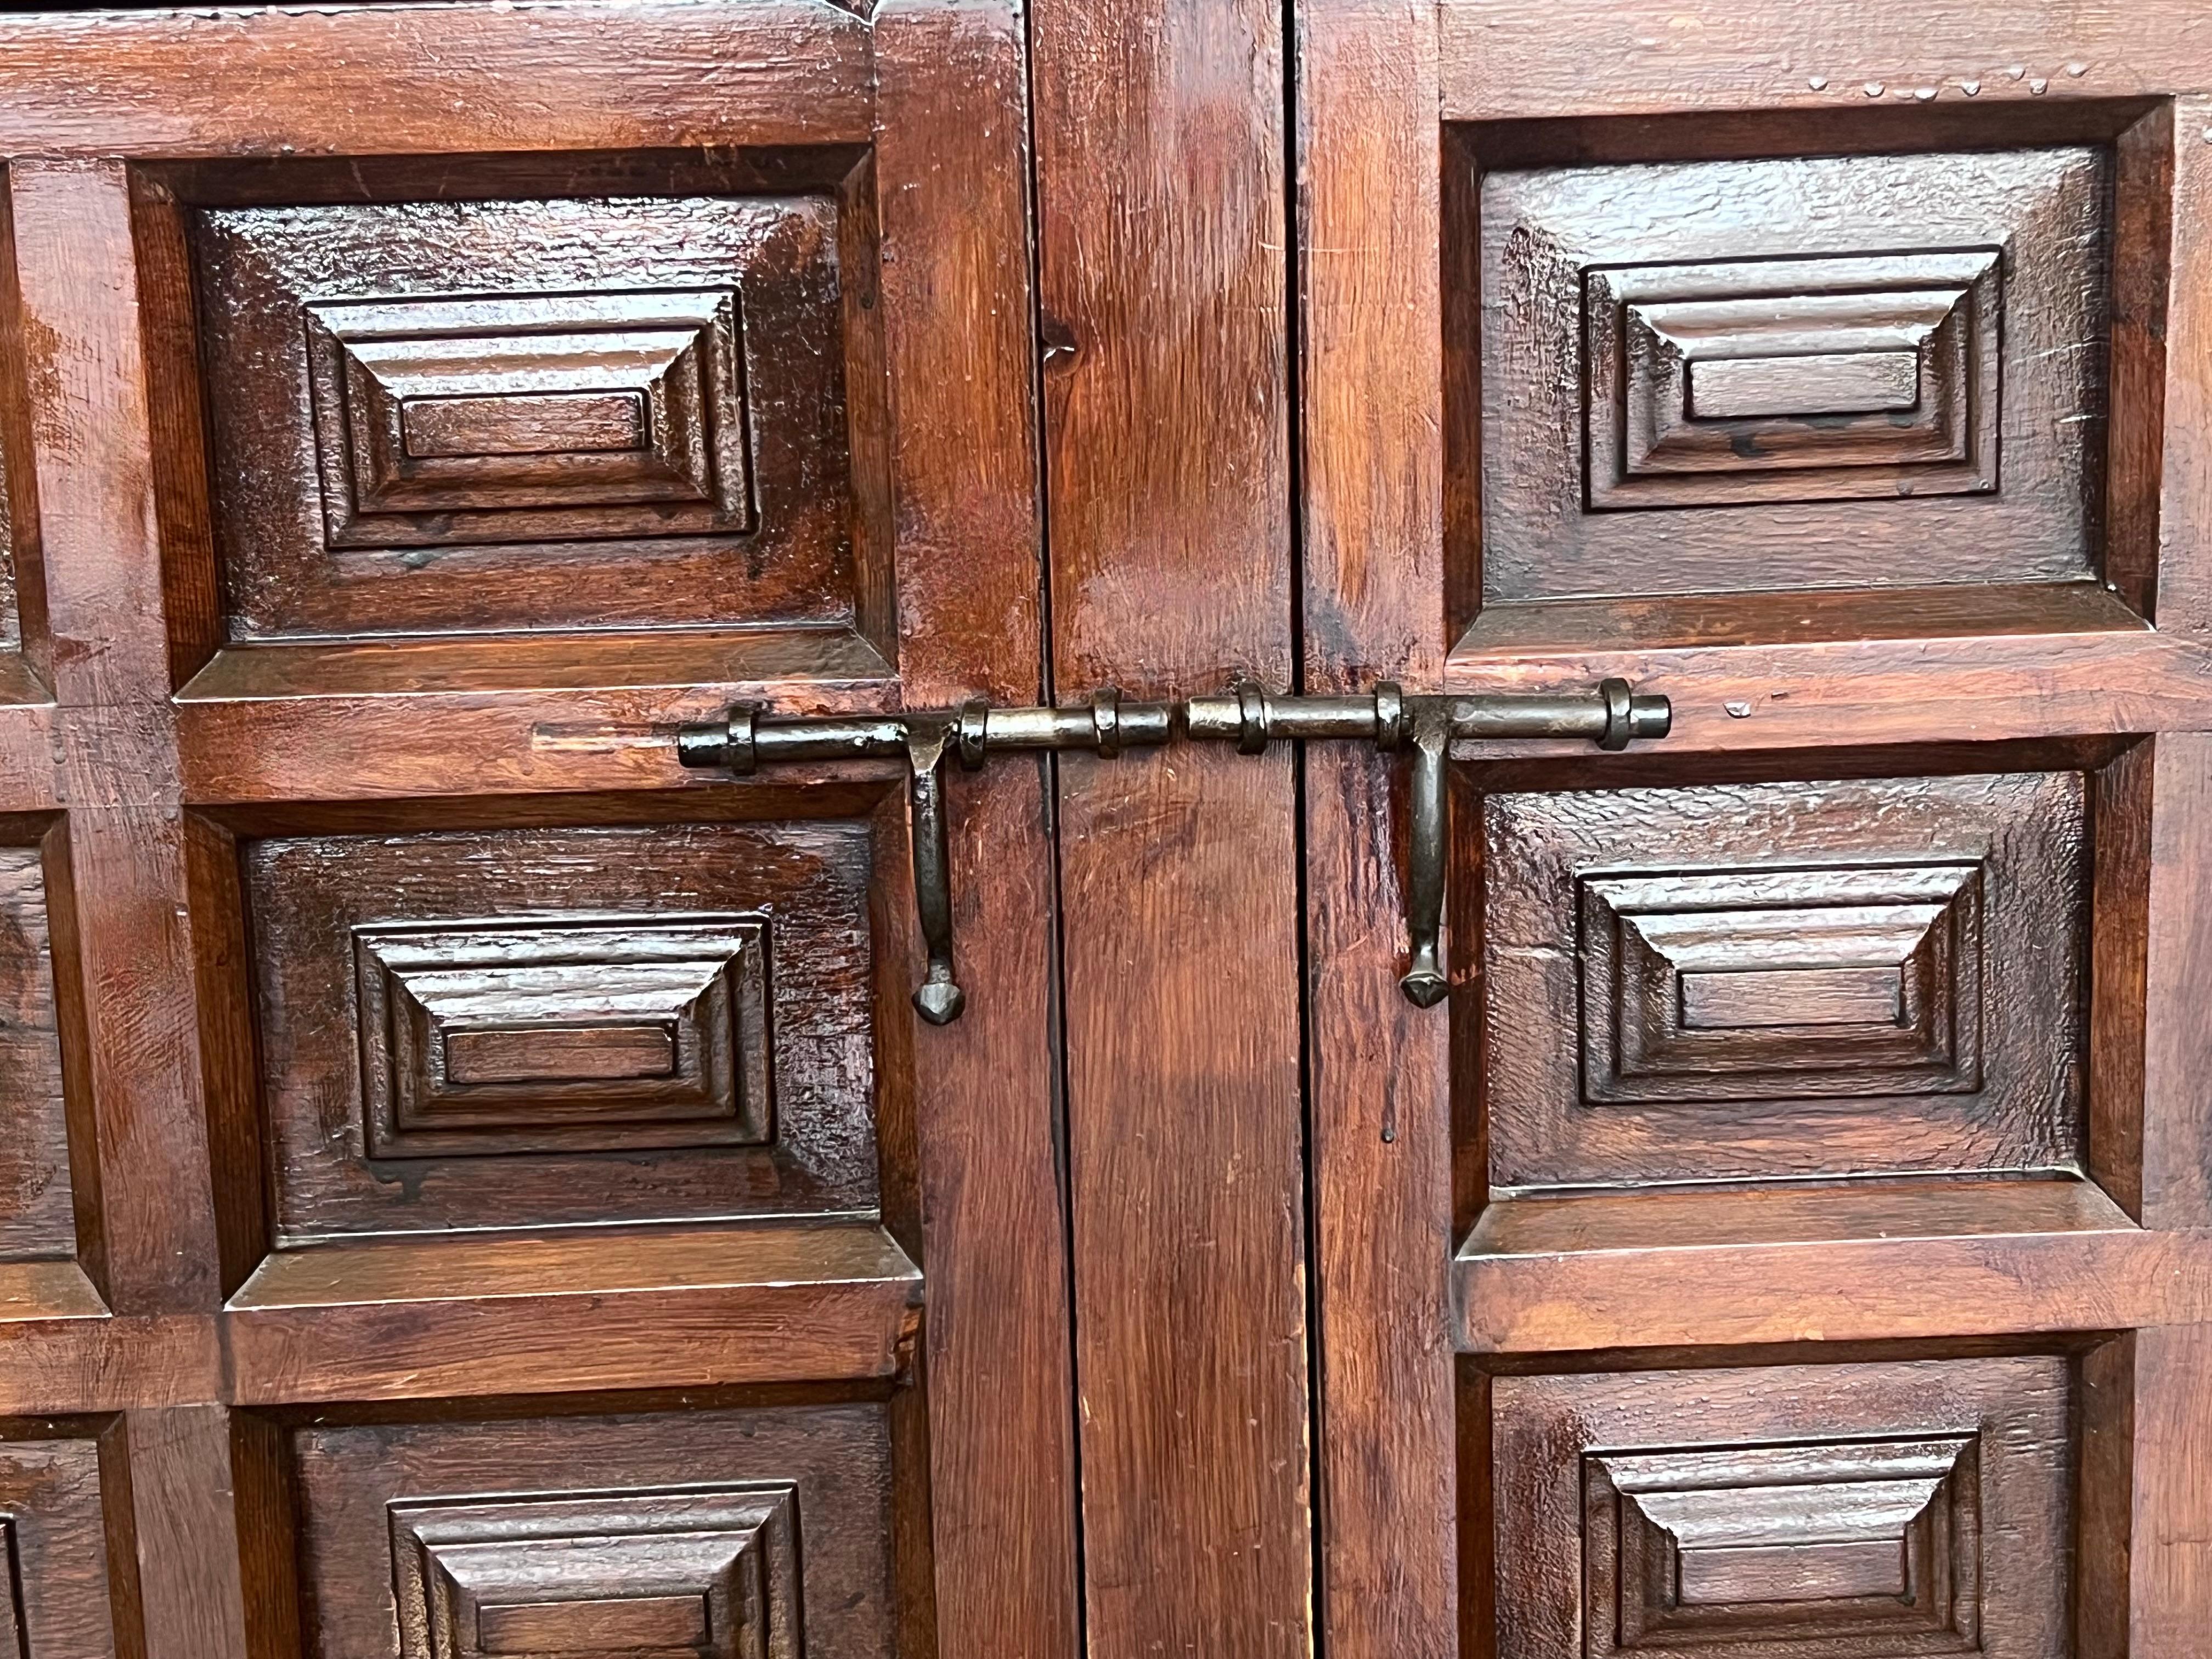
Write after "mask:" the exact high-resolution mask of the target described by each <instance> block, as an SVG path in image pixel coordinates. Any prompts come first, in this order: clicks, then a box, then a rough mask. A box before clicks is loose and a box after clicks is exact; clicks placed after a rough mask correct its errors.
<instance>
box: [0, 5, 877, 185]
mask: <svg viewBox="0 0 2212 1659" xmlns="http://www.w3.org/2000/svg"><path fill="white" fill-rule="evenodd" d="M94 55H97V56H98V57H99V58H100V61H101V62H102V63H103V64H105V65H106V72H105V73H104V74H102V75H101V76H99V77H98V88H97V90H96V91H93V90H90V89H88V87H87V84H86V80H85V76H84V73H83V66H84V64H85V63H86V61H87V60H88V58H90V57H92V56H94ZM614 62H619V63H620V64H623V76H622V77H621V80H620V83H619V84H617V82H613V81H611V80H610V79H609V78H608V76H607V75H606V73H605V70H606V65H607V64H610V63H614ZM0 78H4V80H5V81H6V82H7V83H8V85H9V88H11V92H12V94H13V95H12V96H11V97H10V99H9V112H8V114H7V116H6V117H5V118H4V119H0V149H4V150H7V151H9V152H10V153H17V152H22V151H30V152H33V153H39V154H46V155H62V156H70V155H116V154H126V155H142V156H164V157H167V156H212V155H232V154H237V153H240V152H247V153H258V154H262V155H274V154H276V153H277V152H279V151H280V150H283V151H285V152H286V153H290V154H297V155H363V154H367V155H393V154H405V153H409V152H428V153H430V154H434V155H460V154H466V153H467V152H470V151H472V150H485V151H492V152H502V151H516V150H561V149H583V150H591V149H631V148H648V149H649V148H668V149H682V148H684V147H687V146H690V145H712V144H778V143H860V142H865V141H866V138H867V137H868V131H869V125H870V119H869V118H870V101H871V100H870V99H869V95H868V90H869V68H868V31H867V29H866V26H865V24H863V23H862V21H860V19H859V18H857V17H855V16H854V15H853V14H852V13H850V12H848V11H846V10H843V9H841V8H839V7H836V6H834V5H831V4H829V3H827V0H769V3H767V4H763V5H757V6H743V7H719V6H718V7H710V8H704V9H702V8H700V7H697V6H691V5H684V4H680V3H651V4H641V5H635V6H625V7H623V8H622V9H619V10H615V11H608V10H600V9H597V8H594V7H591V6H586V5H578V4H574V3H569V0H551V3H544V4H536V3H532V4H520V5H516V6H513V7H512V8H501V7H494V6H483V7H473V6H465V7H460V8H458V9H453V10H451V11H437V12H423V11H420V10H416V9H411V8H407V7H400V8H396V9H395V8H391V7H385V6H375V5H369V6H353V7H337V8H331V9H325V10H314V11H304V10H303V11H290V12H288V11H282V10H280V11H276V12H269V11H266V10H265V9H264V10H257V11H246V10H239V11H227V12H219V13H210V12H206V11H182V10H179V11H166V12H145V13H138V14H135V15H134V14H132V13H129V12H109V13H105V14H102V13H94V12H88V13H81V14H77V15H66V14H64V15H48V16H44V17H41V18H40V19H38V20H36V21H34V22H32V23H31V26H30V27H17V28H12V29H10V30H9V38H8V41H7V45H6V48H5V51H4V52H0ZM365 110H374V111H377V112H379V114H378V116H377V118H375V119H374V120H371V121H367V122H364V121H363V120H362V118H361V112H362V111H365Z"/></svg>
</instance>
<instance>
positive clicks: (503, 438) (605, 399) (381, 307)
mask: <svg viewBox="0 0 2212 1659" xmlns="http://www.w3.org/2000/svg"><path fill="white" fill-rule="evenodd" d="M307 331H308V338H309V345H308V351H309V361H310V363H311V365H312V367H313V375H314V379H313V392H314V401H315V435H316V445H317V452H318V459H319V462H320V470H321V472H322V477H323V512H324V516H325V523H326V525H327V526H328V532H329V543H330V545H331V546H332V547H414V546H424V547H435V546H440V545H444V544H453V543H462V542H508V541H530V540H548V541H552V540H582V539H588V538H601V537H616V536H634V537H649V536H673V535H684V534H694V535H698V534H707V533H710V532H716V531H724V532H744V531H746V530H749V529H750V528H751V522H750V520H751V517H752V501H751V494H750V484H749V482H748V479H747V457H746V453H745V406H744V385H743V374H744V370H743V350H742V348H741V346H740V343H739V337H738V296H737V295H736V294H735V293H734V292H733V291H732V290H729V289H699V290H694V291H689V292H687V291H684V290H680V289H679V290H677V291H674V292H670V293H643V294H623V293H614V294H575V295H526V296H517V297H514V298H509V299H492V300H411V301H410V300H387V301H370V302H366V303H356V304H346V303H338V304H324V303H318V304H311V305H309V306H308V307H307Z"/></svg>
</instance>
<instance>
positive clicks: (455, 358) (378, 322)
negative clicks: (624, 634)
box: [187, 167, 880, 641]
mask: <svg viewBox="0 0 2212 1659" xmlns="http://www.w3.org/2000/svg"><path fill="white" fill-rule="evenodd" d="M692 171H694V172H696V171H698V168H696V167H694V168H693V169H692ZM261 187H262V188H264V189H265V184H264V186H261ZM449 188H450V186H449ZM845 218H846V213H845V210H844V208H843V206H842V205H841V197H840V196H839V194H838V192H837V190H836V187H835V186H834V185H824V186H823V188H822V189H821V190H819V191H801V192H798V193H790V194H759V195H753V194H744V195H729V196H718V195H684V196H671V197H645V196H639V195H635V194H629V193H617V194H611V195H608V196H605V197H598V196H594V197H588V198H581V199H533V200H522V199H513V200H509V199H501V200H483V201H469V200H442V201H384V202H369V203H358V202H355V203H343V204H324V205H308V206H298V207H271V206H262V205H237V206H202V207H197V208H193V209H191V210H189V212H188V216H187V231H188V235H189V239H190V244H191V256H192V259H193V263H194V266H195V273H196V279H197V280H196V287H197V296H198V325H199V347H200V359H201V369H202V378H203V381H204V392H205V402H206V407H207V410H208V422H209V448H210V457H211V472H210V480H211V486H212V487H211V491H210V495H211V504H212V508H213V513H214V521H215V522H214V527H215V538H216V555H217V557H218V559H219V561H220V563H221V566H222V585H223V594H224V604H225V607H226V611H227V613H228V614H227V623H226V626H227V630H228V636H229V637H230V639H232V640H233V641H254V640H263V639H281V638H307V637H314V636H329V635H387V634H475V633H483V632H486V631H507V630H524V629H574V628H593V629H604V628H622V627H631V628H647V627H676V626H682V625H687V624H702V623H779V624H791V625H816V624H839V625H845V626H857V625H858V624H857V621H856V618H857V617H858V616H859V614H860V605H861V598H860V595H861V589H862V587H863V586H865V584H864V583H863V581H862V580H861V578H860V575H859V574H857V571H858V563H857V560H858V559H859V554H858V553H857V552H856V549H857V548H858V547H859V546H860V543H861V541H862V540H863V539H866V538H871V537H874V536H876V534H877V532H875V531H873V530H867V529H865V528H864V526H862V523H861V515H860V509H859V507H858V506H857V505H856V504H857V503H858V502H859V501H861V500H862V499H864V498H865V499H868V500H874V499H876V498H877V496H878V495H880V489H879V483H878V482H874V481H871V482H869V483H866V485H865V487H862V486H860V485H857V484H856V482H855V475H854V455H855V453H857V452H856V450H855V447H854V445H855V439H854V431H855V429H856V428H858V427H864V426H865V427H867V428H869V429H871V430H872V429H873V428H874V426H875V425H876V424H878V422H879V414H878V413H876V412H872V406H871V408H864V409H860V410H854V409H853V408H850V407H848V357H849V356H850V355H851V354H852V353H853V352H854V351H860V350H862V349H864V347H863V344H862V343H857V342H856V341H855V340H854V338H853V337H851V335H850V333H849V331H848V317H860V318H862V319H865V321H864V326H870V327H872V317H871V316H870V314H869V313H866V311H863V310H856V309H854V307H852V306H851V305H849V304H848V295H847V294H846V292H845V278H844V276H843V275H842V272H843V270H844V257H843V253H841V241H844V240H850V237H851V234H852V228H851V227H849V226H848V225H847V224H846V223H845ZM845 252H850V250H849V249H848V250H846V251H845ZM863 280H865V278H863ZM868 349H872V348H868ZM854 385H856V386H858V388H859V394H860V398H861V399H862V401H863V403H865V402H866V398H868V397H869V396H871V395H874V392H872V389H871V386H870V382H869V379H868V377H867V376H866V374H862V375H860V377H859V378H858V380H855V381H854ZM879 390H880V388H876V389H875V391H876V392H879ZM868 453H871V454H873V453H875V452H874V451H873V450H869V451H868ZM871 465H872V463H871ZM871 580H873V579H871Z"/></svg>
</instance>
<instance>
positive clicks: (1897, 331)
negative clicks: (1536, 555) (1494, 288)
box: [1583, 248, 2003, 511]
mask: <svg viewBox="0 0 2212 1659" xmlns="http://www.w3.org/2000/svg"><path fill="white" fill-rule="evenodd" d="M1583 282H1584V285H1585V291H1586V309H1585V314H1584V329H1585V348H1584V349H1585V354H1586V361H1585V369H1584V372H1585V378H1586V382H1587V384H1588V386H1589V400H1588V404H1587V410H1588V413H1587V416H1586V420H1587V422H1588V432H1587V440H1588V441H1587V453H1588V455H1589V505H1590V507H1591V508H1592V509H1593V510H1595V511H1610V510H1614V509H1619V508H1626V507H1686V506H1725V505H1728V504H1729V503H1732V502H1737V501H1828V500H1839V499H1847V498H1850V497H1852V496H1874V497H1883V496H1894V495H1972V494H1978V493H1984V492H1987V491H1990V490H1994V489H1996V487H1997V464H1998V453H1997V452H1998V434H1999V431H2000V428H2001V419H2000V416H2001V405H2000V402H1999V399H2000V398H2001V395H2002V350H2001V349H2000V346H2001V341H2002V314H2003V259H2002V253H2001V252H1999V251H1998V250H1997V249H1996V248H1977V249H1968V250H1965V251H1962V252H1924V253H1907V254H1888V255H1875V256H1863V257H1834V258H1805V259H1734V260H1720V261H1715V262H1711V263H1708V264H1653V265H1630V266H1620V267H1611V268H1607V267H1598V268H1594V269H1591V270H1588V271H1586V272H1585V273H1584V274H1583ZM1869 469H1881V470H1879V471H1870V470H1869Z"/></svg>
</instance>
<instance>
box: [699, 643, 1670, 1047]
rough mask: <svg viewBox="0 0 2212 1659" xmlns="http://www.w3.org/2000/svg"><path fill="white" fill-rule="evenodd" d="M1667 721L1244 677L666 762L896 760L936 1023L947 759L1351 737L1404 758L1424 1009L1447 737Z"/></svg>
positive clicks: (1627, 709) (746, 744) (734, 714)
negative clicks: (1279, 684)
mask: <svg viewBox="0 0 2212 1659" xmlns="http://www.w3.org/2000/svg"><path fill="white" fill-rule="evenodd" d="M1672 720H1673V713H1672V709H1671V708H1670V707H1669V705H1668V701H1667V699H1666V698H1664V697H1660V696H1644V695H1640V694H1638V693H1637V692H1635V691H1634V690H1632V688H1631V687H1630V685H1629V684H1628V683H1627V682H1626V680H1617V679H1615V680H1606V681H1604V682H1603V683H1601V684H1599V685H1598V686H1597V687H1595V689H1594V690H1589V691H1582V692H1573V691H1567V692H1491V693H1485V694H1480V695H1473V696H1411V697H1409V696H1406V695H1405V694H1404V692H1403V691H1402V690H1401V689H1400V688H1399V687H1398V686H1396V685H1395V684H1389V683H1388V682H1385V683H1384V684H1380V685H1377V686H1376V688H1375V690H1373V691H1371V692H1369V693H1367V694H1365V695H1364V696H1310V697H1309V696H1279V695H1278V694H1276V693H1274V692H1271V691H1269V690H1266V689H1265V688H1264V687H1262V686H1261V685H1260V684H1259V683H1258V682H1256V681H1253V680H1241V681H1239V682H1237V684H1235V685H1233V686H1231V688H1230V689H1229V690H1228V691H1226V692H1225V693H1222V694H1220V695H1218V696H1200V697H1192V698H1190V699H1188V701H1186V702H1182V703H1179V704H1178V703H1168V702H1133V701H1127V702H1125V701H1124V700H1123V699H1122V696H1121V693H1120V692H1118V691H1116V690H1113V689H1112V688H1110V687H1109V688H1108V689H1106V690H1101V691H1097V692H1094V693H1093V694H1092V695H1091V697H1090V698H1089V699H1088V700H1087V701H1086V702H1081V703H1076V704H1073V705H1069V706H1066V707H1063V708H1042V707H1040V708H996V707H994V706H993V705H992V704H991V703H990V702H987V700H985V699H982V698H975V699H971V700H970V701H969V702H966V703H963V705H962V706H961V707H960V708H957V709H954V710H951V711H944V710H937V711H923V712H917V713H914V714H797V715H770V714H763V713H762V712H761V710H760V708H759V707H758V705H757V704H751V703H738V704H734V705H732V707H731V708H730V709H729V711H728V712H727V713H726V714H725V715H724V716H723V718H722V719H720V720H705V721H700V722H696V723H695V724H691V725H687V726H684V727H682V728H681V729H680V730H679V731H678V733H677V738H676V749H677V755H678V758H679V759H680V760H681V761H682V762H683V763H684V765H686V766H689V767H696V768H702V769H714V770H723V771H728V772H730V773H732V774H733V775H737V776H740V777H744V776H749V775H751V774H752V773H753V772H755V771H757V769H760V768H761V767H763V766H767V765H774V764H775V763H788V762H793V761H822V760H866V759H887V758H899V759H903V760H904V761H905V762H906V763H907V770H908V789H907V807H908V816H909V822H910V825H911V829H912V842H913V848H914V885H915V906H916V908H917V909H918V910H919V911H920V914H921V934H922V942H923V945H924V947H925V948H926V950H927V952H928V957H929V961H928V966H927V969H926V970H925V973H924V976H923V979H922V982H921V985H920V986H919V987H916V988H915V994H914V1006H915V1011H916V1012H919V1013H920V1014H921V1017H922V1018H924V1019H926V1020H927V1021H928V1022H929V1023H930V1024H933V1025H945V1024H951V1022H952V1021H953V1020H955V1019H957V1018H959V1017H960V1011H961V1009H962V1007H963V1006H965V1004H966V1001H967V997H966V994H964V993H963V991H962V990H961V988H960V985H959V981H958V977H957V970H956V968H955V964H954V960H953V937H952V890H951V888H952V879H951V859H950V856H949V854H948V851H947V847H946V828H945V760H946V758H947V757H958V759H959V762H960V764H961V765H962V767H963V768H964V769H967V770H969V771H973V770H975V769H977V768H978V767H981V765H982V764H983V763H984V761H985V760H986V759H987V757H989V756H990V755H991V754H992V753H993V752H994V751H1000V750H1031V751H1035V750H1091V751H1092V752H1094V753H1096V754H1098V755H1101V756H1104V757H1109V758H1110V757H1114V756H1116V755H1119V754H1121V752H1122V751H1123V750H1125V749H1133V748H1146V747H1152V746H1156V745H1158V744H1164V743H1168V742H1170V741H1172V740H1174V739H1175V738H1177V737H1181V738H1186V739H1188V740H1190V741H1194V742H1224V743H1234V744H1236V745H1237V750H1238V752H1240V753H1242V754H1247V755H1257V754H1261V753H1263V752H1265V750H1267V746H1268V745H1269V744H1271V743H1273V742H1275V741H1277V740H1278V739H1285V740H1304V741H1313V740H1318V739H1330V738H1335V739H1351V740H1353V741H1358V742H1370V743H1373V744H1375V745H1376V747H1377V748H1380V749H1383V750H1397V749H1401V748H1403V749H1407V750H1410V751H1411V754H1412V757H1413V767H1412V772H1413V776H1412V788H1411V794H1410V799H1409V800H1408V803H1407V805H1408V807H1409V813H1408V816H1409V819H1410V823H1411V829H1412V836H1411V840H1412V846H1411V848H1410V853H1409V856H1408V859H1407V890H1406V921H1407V932H1408V933H1409V935H1410V938H1409V947H1410V948H1409V953H1408V954H1409V957H1410V960H1409V962H1408V965H1407V970H1406V973H1405V975H1404V976H1403V977H1402V978H1401V980H1400V981H1399V984H1400V985H1401V987H1402V988H1403V989H1404V991H1405V994H1406V995H1407V997H1408V998H1409V999H1410V1000H1412V1001H1413V1002H1414V1003H1416V1004H1418V1005H1419V1006H1421V1007H1424V1008H1426V1007H1430V1006H1434V1005H1435V1004H1436V1003H1437V1002H1439V1001H1441V1000H1443V996H1444V994H1445V993H1446V992H1447V991H1448V990H1449V988H1450V987H1449V980H1448V977H1447V975H1446V974H1445V971H1444V966H1443V908H1444V872H1445V867H1446V864H1447V861H1448V859H1449V846H1450V836H1451V823H1450V805H1449V794H1448V792H1447V791H1446V789H1445V787H1444V769H1445V763H1446V762H1447V760H1448V759H1449V755H1450V750H1451V744H1452V741H1453V739H1455V738H1587V739H1589V741H1590V742H1592V743H1594V744H1596V745H1597V746H1598V747H1599V748H1601V749H1607V750H1619V749H1626V747H1627V746H1628V745H1629V744H1631V743H1632V742H1633V741H1635V740H1636V739H1638V738H1662V737H1664V736H1666V734H1667V732H1668V726H1669V725H1670V724H1671V723H1672Z"/></svg>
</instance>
